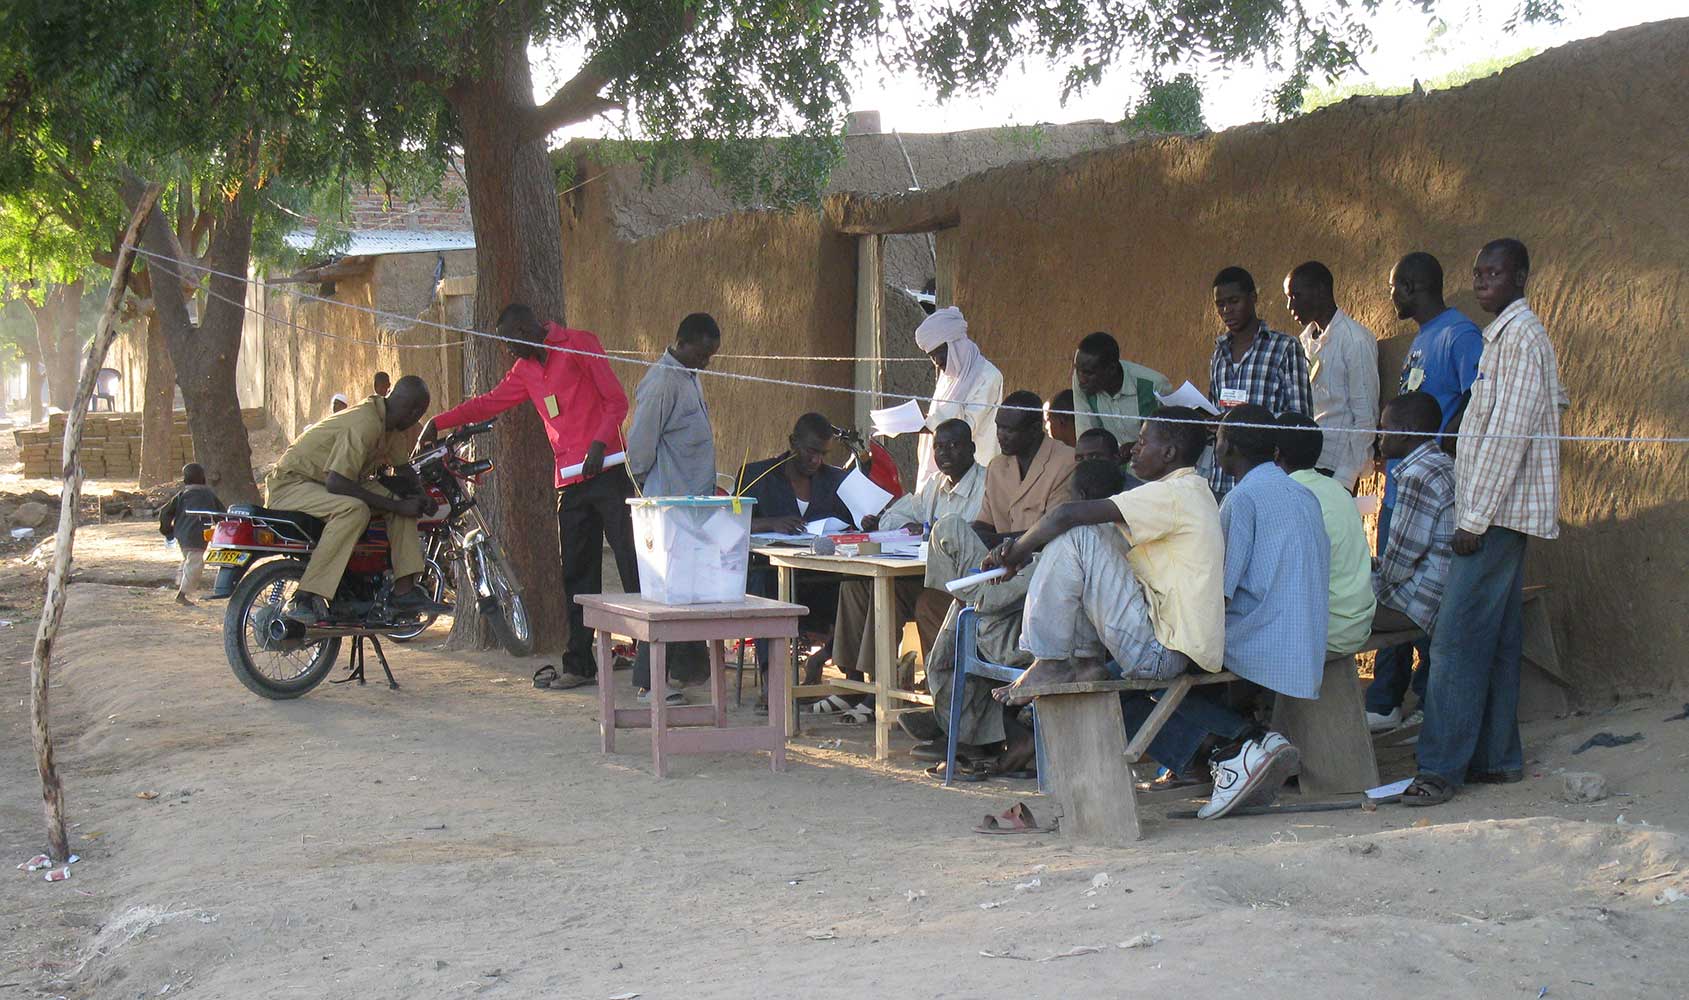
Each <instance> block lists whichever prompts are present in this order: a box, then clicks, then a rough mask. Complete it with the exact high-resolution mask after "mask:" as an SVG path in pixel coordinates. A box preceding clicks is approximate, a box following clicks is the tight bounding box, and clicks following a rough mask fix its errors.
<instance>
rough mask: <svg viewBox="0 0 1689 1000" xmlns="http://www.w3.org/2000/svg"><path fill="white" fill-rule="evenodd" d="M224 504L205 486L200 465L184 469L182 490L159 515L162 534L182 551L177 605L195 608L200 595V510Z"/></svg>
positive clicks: (202, 548) (202, 559)
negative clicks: (197, 511)
mask: <svg viewBox="0 0 1689 1000" xmlns="http://www.w3.org/2000/svg"><path fill="white" fill-rule="evenodd" d="M223 509H224V507H223V501H221V500H219V499H217V494H216V493H213V492H212V491H211V487H209V486H207V485H205V468H204V467H203V466H201V465H200V464H199V463H198V462H189V463H188V464H187V465H184V466H182V488H181V489H179V490H177V491H176V495H175V496H173V497H171V498H170V499H169V501H168V502H166V503H165V505H164V508H163V509H162V510H160V511H159V512H158V531H159V534H161V535H163V536H164V537H165V538H166V539H171V540H174V541H175V542H176V544H177V545H178V546H179V547H180V548H181V550H182V566H181V569H180V570H179V571H178V572H177V574H176V603H177V604H183V605H188V606H190V607H191V606H192V605H193V603H194V598H196V597H198V596H199V580H200V571H201V570H203V569H204V568H205V528H206V519H205V518H204V517H201V516H200V515H198V514H192V513H189V511H196V510H223Z"/></svg>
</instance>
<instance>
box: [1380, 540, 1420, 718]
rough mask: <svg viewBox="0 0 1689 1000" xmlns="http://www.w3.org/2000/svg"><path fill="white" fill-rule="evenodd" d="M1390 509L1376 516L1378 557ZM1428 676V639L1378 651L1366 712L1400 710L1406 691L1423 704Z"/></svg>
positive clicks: (1388, 712) (1386, 712) (1383, 543)
mask: <svg viewBox="0 0 1689 1000" xmlns="http://www.w3.org/2000/svg"><path fill="white" fill-rule="evenodd" d="M1393 509H1394V508H1392V507H1384V508H1382V509H1380V510H1379V512H1378V553H1379V555H1383V554H1384V545H1385V543H1386V542H1388V541H1389V539H1390V512H1391V511H1392V510H1393ZM1416 650H1417V651H1418V652H1419V669H1418V670H1414V669H1413V654H1414V652H1415V651H1416ZM1430 673H1431V639H1430V637H1426V638H1424V639H1420V640H1419V641H1418V642H1404V643H1402V644H1401V645H1400V646H1391V647H1390V648H1389V649H1381V650H1379V651H1378V656H1377V658H1376V659H1375V660H1374V661H1373V664H1372V683H1371V684H1369V685H1367V689H1366V710H1367V711H1369V712H1374V713H1376V714H1378V715H1389V714H1390V713H1391V712H1394V711H1395V710H1396V709H1398V708H1400V707H1402V701H1403V700H1404V699H1405V698H1406V697H1407V693H1408V689H1409V687H1411V688H1412V689H1413V693H1414V694H1415V695H1417V696H1418V697H1419V703H1420V704H1421V705H1423V704H1425V679H1426V677H1428V676H1429V675H1430Z"/></svg>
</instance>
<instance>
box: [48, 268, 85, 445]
mask: <svg viewBox="0 0 1689 1000" xmlns="http://www.w3.org/2000/svg"><path fill="white" fill-rule="evenodd" d="M51 296H52V298H53V299H54V300H56V301H54V302H53V311H52V325H51V329H50V330H48V331H44V332H43V337H42V346H43V347H44V348H45V347H48V341H49V340H50V341H51V348H50V350H51V354H50V355H49V359H48V361H47V394H48V396H49V397H50V398H51V399H52V401H53V405H54V406H56V407H58V408H59V409H61V410H64V411H65V412H67V413H68V412H70V407H71V404H72V403H73V402H75V399H76V376H77V374H78V373H79V370H80V368H81V364H82V337H81V335H80V334H79V333H78V331H77V321H78V320H79V319H81V317H82V279H80V278H78V279H77V280H75V281H73V282H71V283H70V284H68V285H56V286H54V288H53V290H52V292H51Z"/></svg>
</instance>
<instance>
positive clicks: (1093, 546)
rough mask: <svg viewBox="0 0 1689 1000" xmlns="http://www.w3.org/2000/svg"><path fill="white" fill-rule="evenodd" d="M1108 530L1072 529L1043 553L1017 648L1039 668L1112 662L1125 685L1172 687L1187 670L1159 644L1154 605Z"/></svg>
mask: <svg viewBox="0 0 1689 1000" xmlns="http://www.w3.org/2000/svg"><path fill="white" fill-rule="evenodd" d="M1129 551H1131V547H1130V546H1129V545H1127V543H1126V539H1125V537H1123V536H1122V535H1121V534H1120V531H1119V529H1117V528H1115V527H1114V526H1113V525H1109V524H1087V525H1082V526H1080V527H1077V528H1074V529H1072V530H1071V531H1068V532H1067V533H1066V534H1064V535H1062V536H1061V537H1060V538H1057V539H1056V540H1055V541H1053V542H1051V543H1050V544H1049V545H1047V546H1045V547H1044V553H1043V556H1042V557H1041V558H1040V559H1039V560H1038V565H1037V566H1036V567H1035V568H1033V570H1032V573H1031V575H1032V582H1031V584H1030V585H1029V588H1028V590H1027V594H1026V624H1025V625H1024V627H1023V628H1022V630H1021V636H1020V648H1021V649H1022V650H1023V651H1024V652H1026V653H1027V654H1028V655H1030V656H1032V657H1033V658H1035V659H1039V660H1071V659H1076V658H1087V659H1103V658H1105V656H1106V657H1109V658H1112V659H1113V660H1114V662H1115V663H1116V664H1117V665H1118V666H1119V667H1120V670H1121V673H1122V674H1123V676H1126V677H1145V678H1150V679H1152V680H1170V679H1172V678H1174V677H1176V676H1178V675H1179V674H1180V673H1181V672H1183V671H1184V669H1185V667H1186V666H1187V665H1188V664H1189V663H1190V660H1189V658H1188V657H1186V656H1185V654H1183V653H1180V652H1177V651H1175V650H1171V649H1168V648H1167V647H1166V646H1163V645H1162V644H1161V642H1160V640H1158V639H1157V638H1156V637H1155V623H1154V622H1153V621H1151V619H1150V616H1149V598H1148V596H1147V595H1145V593H1144V588H1143V587H1142V585H1140V584H1139V583H1138V578H1137V576H1136V575H1134V574H1133V572H1132V564H1131V563H1130V562H1128V561H1127V559H1126V554H1127V553H1128V552H1129Z"/></svg>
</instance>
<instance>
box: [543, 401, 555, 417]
mask: <svg viewBox="0 0 1689 1000" xmlns="http://www.w3.org/2000/svg"><path fill="white" fill-rule="evenodd" d="M545 415H546V417H548V418H550V419H552V420H556V419H557V397H556V396H547V397H545Z"/></svg>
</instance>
